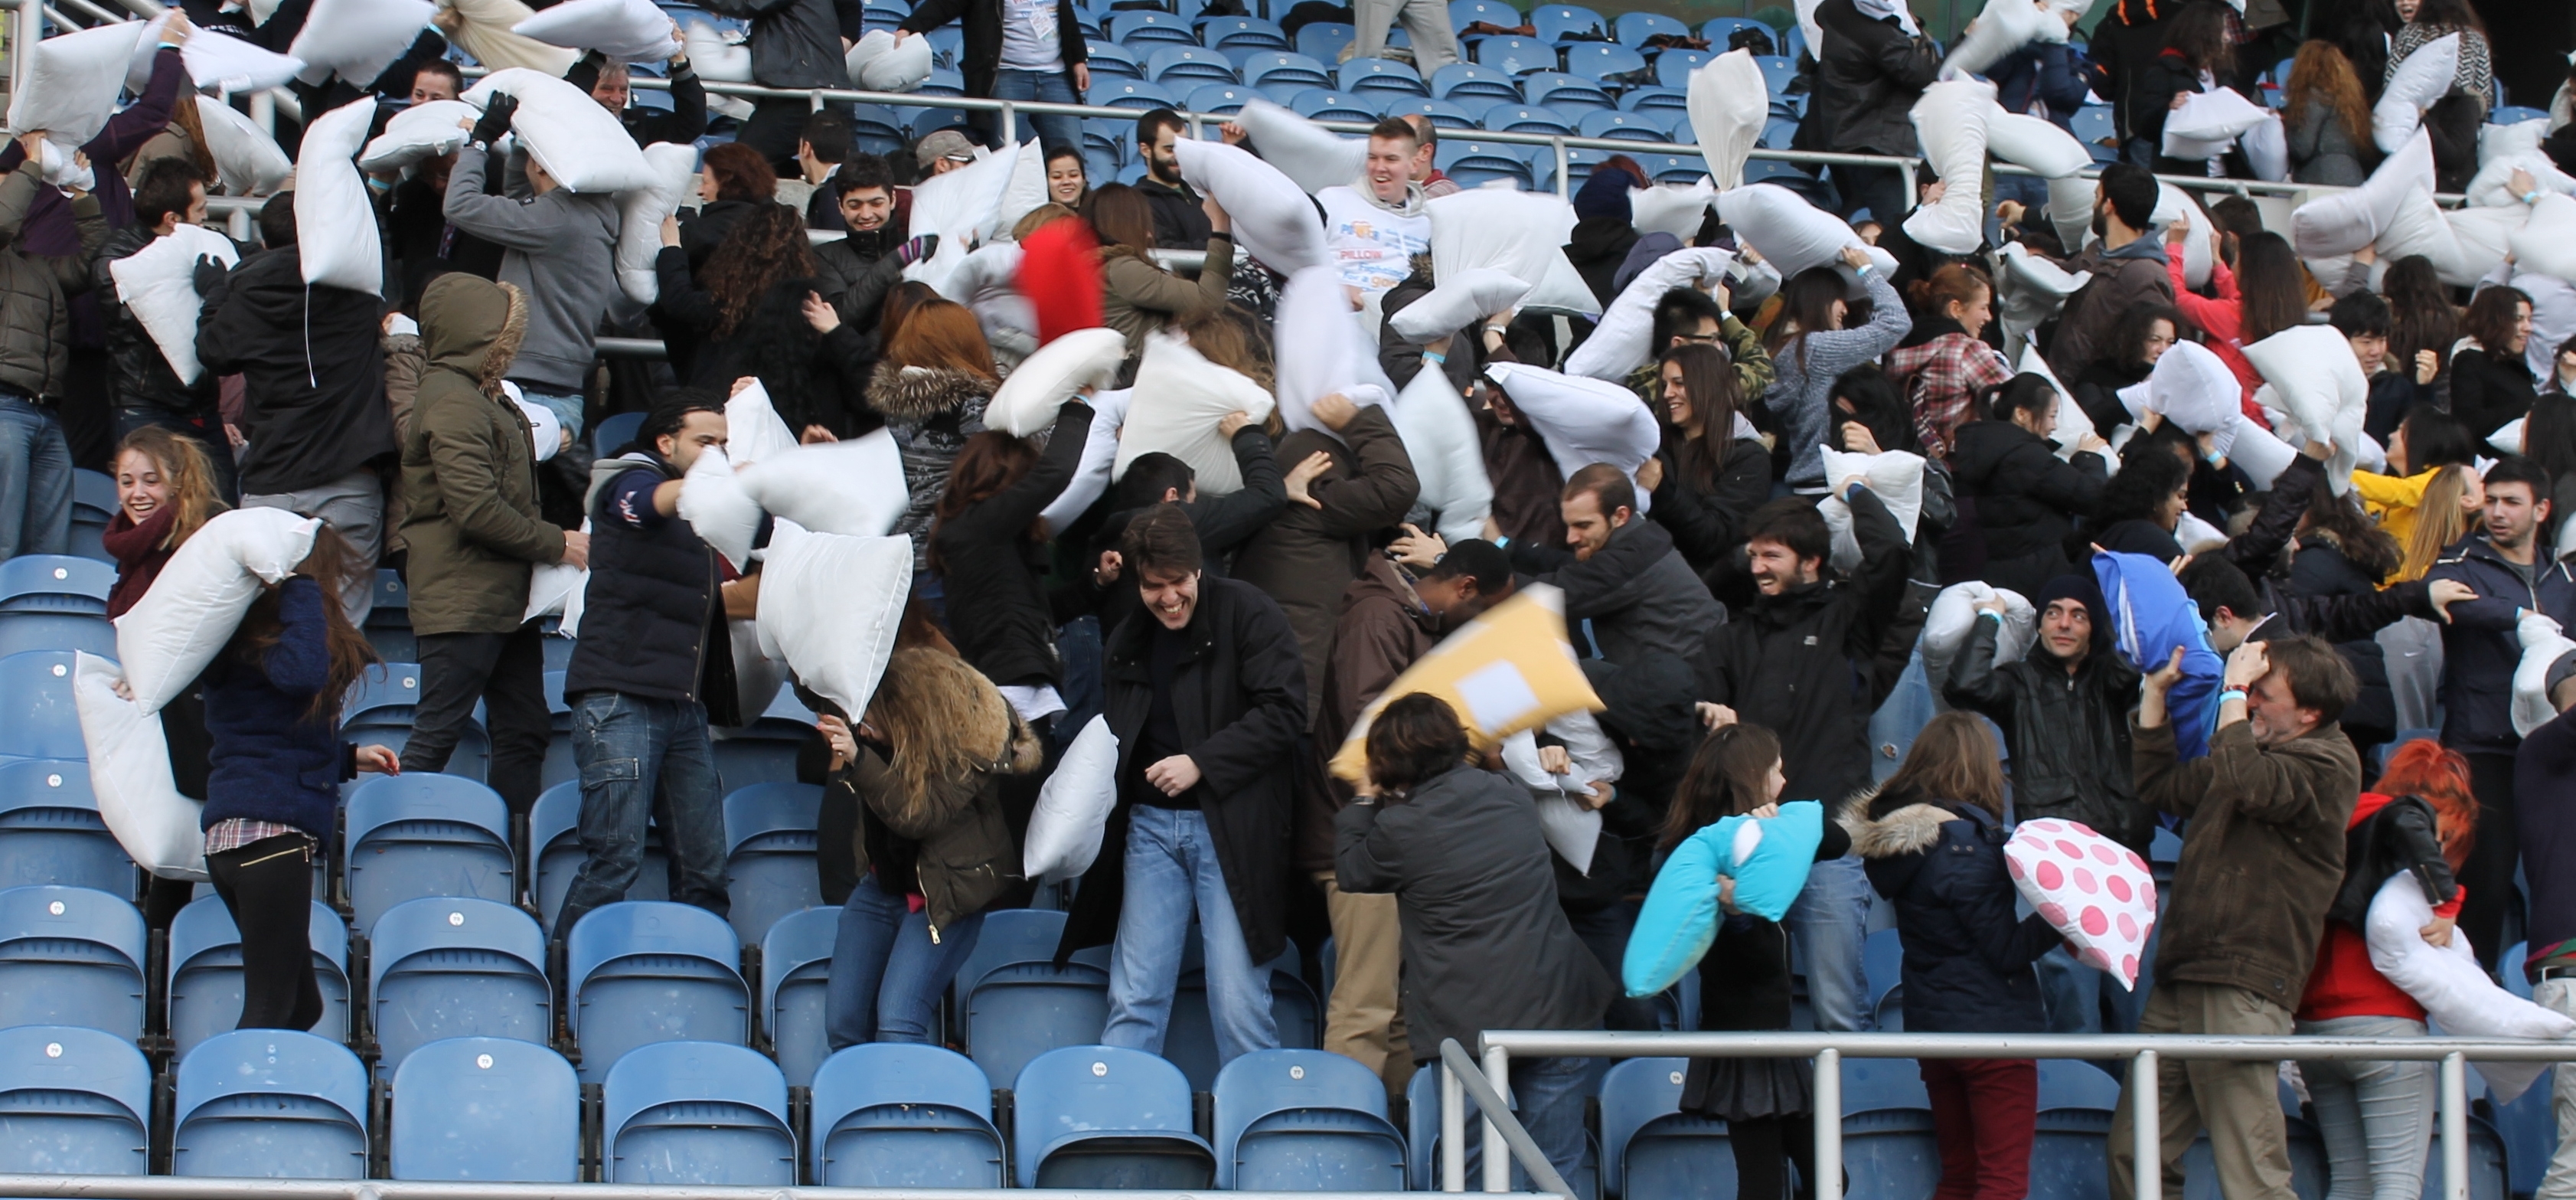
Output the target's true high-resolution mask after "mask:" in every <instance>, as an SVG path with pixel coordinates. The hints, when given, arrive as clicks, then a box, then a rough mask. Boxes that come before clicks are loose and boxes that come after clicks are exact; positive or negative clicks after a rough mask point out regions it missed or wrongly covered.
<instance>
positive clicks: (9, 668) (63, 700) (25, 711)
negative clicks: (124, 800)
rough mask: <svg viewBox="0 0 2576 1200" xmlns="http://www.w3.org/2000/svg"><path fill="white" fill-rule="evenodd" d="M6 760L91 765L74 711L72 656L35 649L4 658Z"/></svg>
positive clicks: (2, 743)
mask: <svg viewBox="0 0 2576 1200" xmlns="http://www.w3.org/2000/svg"><path fill="white" fill-rule="evenodd" d="M0 758H53V759H71V760H75V761H82V762H86V761H88V759H89V747H88V745H87V744H86V743H84V742H83V741H81V727H80V712H79V710H78V709H75V708H73V707H72V652H71V651H68V650H29V651H25V652H22V653H18V654H12V655H9V656H8V657H6V658H0Z"/></svg>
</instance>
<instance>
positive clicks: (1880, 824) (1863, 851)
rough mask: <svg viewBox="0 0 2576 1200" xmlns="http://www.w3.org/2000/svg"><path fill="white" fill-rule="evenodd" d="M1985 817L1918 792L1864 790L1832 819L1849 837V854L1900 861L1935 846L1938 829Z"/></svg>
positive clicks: (1938, 841)
mask: <svg viewBox="0 0 2576 1200" xmlns="http://www.w3.org/2000/svg"><path fill="white" fill-rule="evenodd" d="M1985 815H1986V814H1984V813H1983V812H1982V811H1980V812H1978V813H1975V814H1973V815H1972V814H1971V813H1970V812H1968V811H1967V810H1966V807H1964V806H1963V807H1962V808H1952V807H1950V806H1949V805H1946V804H1942V803H1939V802H1937V801H1933V800H1929V799H1926V798H1925V797H1923V796H1922V794H1920V793H1918V792H1913V791H1907V792H1903V793H1882V792H1880V791H1879V789H1878V788H1876V787H1868V788H1864V789H1862V790H1860V791H1858V792H1855V793H1853V794H1852V796H1851V798H1850V799H1848V800H1845V801H1844V802H1843V804H1842V808H1841V811H1840V812H1839V813H1838V814H1836V816H1835V819H1836V820H1838V821H1840V822H1841V823H1842V827H1843V832H1845V833H1847V834H1850V835H1851V841H1852V852H1853V853H1855V854H1858V855H1860V856H1861V857H1862V858H1902V857H1904V856H1905V855H1908V854H1921V853H1923V852H1924V851H1927V850H1930V849H1931V848H1932V847H1934V846H1937V845H1939V844H1940V843H1941V827H1942V826H1944V825H1947V824H1949V823H1950V822H1952V821H1969V822H1974V821H1976V820H1977V818H1978V817H1979V816H1985ZM1986 819H1987V820H1988V821H1990V822H1991V821H1993V819H1994V818H1992V817H1991V816H1987V817H1986Z"/></svg>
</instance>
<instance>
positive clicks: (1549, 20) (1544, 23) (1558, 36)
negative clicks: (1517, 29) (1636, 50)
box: [1529, 4, 1610, 43]
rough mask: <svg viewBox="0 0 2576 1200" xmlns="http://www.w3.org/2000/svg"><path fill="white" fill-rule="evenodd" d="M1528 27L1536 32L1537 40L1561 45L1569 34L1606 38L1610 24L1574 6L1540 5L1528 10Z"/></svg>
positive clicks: (1592, 12)
mask: <svg viewBox="0 0 2576 1200" xmlns="http://www.w3.org/2000/svg"><path fill="white" fill-rule="evenodd" d="M1529 23H1530V27H1531V28H1533V29H1536V30H1538V36H1539V40H1540V41H1543V42H1551V43H1563V42H1564V41H1565V40H1566V37H1567V36H1568V35H1570V34H1577V33H1582V34H1592V35H1602V36H1606V35H1607V34H1609V32H1610V23H1609V22H1607V21H1605V20H1602V19H1601V14H1599V13H1597V12H1594V11H1592V10H1591V9H1588V8H1585V7H1583V6H1581V5H1576V4H1542V5H1539V6H1538V7H1537V8H1533V9H1531V10H1530V15H1529Z"/></svg>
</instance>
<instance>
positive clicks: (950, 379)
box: [868, 362, 1000, 574]
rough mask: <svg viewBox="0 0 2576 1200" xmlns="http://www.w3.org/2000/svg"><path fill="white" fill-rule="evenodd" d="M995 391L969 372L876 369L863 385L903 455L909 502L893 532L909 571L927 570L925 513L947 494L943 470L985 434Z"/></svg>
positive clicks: (880, 366)
mask: <svg viewBox="0 0 2576 1200" xmlns="http://www.w3.org/2000/svg"><path fill="white" fill-rule="evenodd" d="M998 386H1000V385H999V384H997V383H996V382H994V381H993V380H990V379H986V378H984V377H983V376H981V375H977V374H975V373H974V372H972V371H956V370H950V369H947V368H944V367H906V366H898V365H896V364H894V363H891V362H881V363H878V364H877V369H876V374H875V375H874V376H873V377H871V378H870V379H869V380H868V406H869V407H871V408H874V409H875V410H877V412H879V413H881V414H883V415H884V417H885V421H886V427H887V428H889V429H892V430H893V431H894V444H895V445H896V446H897V447H899V448H901V450H902V451H903V483H904V486H905V487H907V488H910V489H911V491H912V502H911V503H910V504H909V505H907V506H905V508H904V510H903V517H902V518H901V519H900V520H897V521H896V522H895V523H894V532H896V533H900V534H903V535H904V536H906V537H909V538H911V539H912V569H913V571H914V572H915V573H916V574H918V573H920V572H921V571H923V570H926V569H927V568H928V566H929V561H930V560H929V554H930V515H931V513H930V510H931V509H933V508H935V507H937V506H938V504H939V496H940V493H942V492H945V491H947V490H948V467H949V465H950V464H952V463H954V462H956V461H957V452H958V451H960V450H963V449H965V448H966V439H968V438H971V437H973V436H975V435H976V434H979V433H982V432H984V406H985V405H986V404H988V403H991V402H992V399H993V389H994V388H996V387H998Z"/></svg>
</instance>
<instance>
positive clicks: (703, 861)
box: [555, 691, 731, 936]
mask: <svg viewBox="0 0 2576 1200" xmlns="http://www.w3.org/2000/svg"><path fill="white" fill-rule="evenodd" d="M571 700H572V757H573V762H574V763H576V764H577V765H579V766H580V768H581V824H580V826H579V831H580V834H581V849H582V853H583V855H584V856H585V857H584V858H583V859H582V863H581V872H580V873H579V874H577V875H574V876H573V879H572V888H571V890H569V891H567V892H565V893H564V904H563V911H562V913H560V914H559V915H557V916H556V918H555V931H556V935H557V936H562V935H564V934H566V933H568V932H570V931H571V929H572V928H573V926H575V925H578V924H580V923H581V919H582V918H583V917H584V916H587V915H589V913H590V910H592V909H594V908H598V907H599V906H601V905H603V904H615V903H617V902H618V901H620V900H624V899H625V898H626V889H627V888H629V887H631V886H633V885H634V883H635V876H636V875H637V874H639V873H641V872H642V870H643V867H644V826H645V821H646V818H647V817H649V818H651V821H652V823H653V824H654V825H656V826H658V827H660V828H661V830H662V848H663V850H664V851H665V852H666V853H668V854H669V855H670V860H671V898H672V899H673V900H677V901H680V902H681V903H683V904H694V905H697V906H698V907H700V908H703V909H706V910H707V911H709V912H712V913H714V914H716V915H717V916H723V915H725V913H726V912H727V911H729V909H730V908H731V904H730V902H729V901H728V899H727V897H726V895H725V826H724V803H723V801H722V800H721V799H720V798H719V796H718V794H717V788H716V760H715V751H714V750H713V749H712V748H711V747H710V746H709V744H708V742H707V710H706V706H705V705H702V704H699V703H697V702H695V701H691V700H658V699H654V698H652V697H649V696H629V695H627V694H625V693H624V692H606V691H594V692H582V693H580V694H578V695H575V696H573V697H571Z"/></svg>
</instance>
